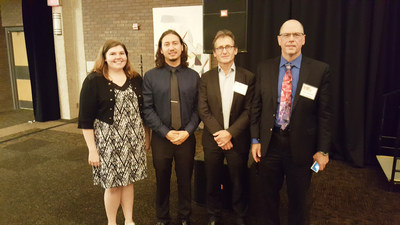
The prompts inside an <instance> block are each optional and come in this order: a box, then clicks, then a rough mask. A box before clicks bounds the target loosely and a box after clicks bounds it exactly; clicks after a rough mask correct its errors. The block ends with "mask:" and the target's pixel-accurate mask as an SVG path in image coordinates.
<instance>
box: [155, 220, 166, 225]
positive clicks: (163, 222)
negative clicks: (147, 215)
mask: <svg viewBox="0 0 400 225" xmlns="http://www.w3.org/2000/svg"><path fill="white" fill-rule="evenodd" d="M156 225H169V222H167V221H158V222H157V223H156Z"/></svg>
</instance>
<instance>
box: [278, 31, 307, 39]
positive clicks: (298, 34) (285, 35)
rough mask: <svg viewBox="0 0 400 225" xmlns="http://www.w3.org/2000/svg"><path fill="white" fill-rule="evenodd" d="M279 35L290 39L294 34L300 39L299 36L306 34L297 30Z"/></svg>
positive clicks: (294, 36) (295, 37)
mask: <svg viewBox="0 0 400 225" xmlns="http://www.w3.org/2000/svg"><path fill="white" fill-rule="evenodd" d="M279 36H281V37H282V38H283V39H289V38H290V37H291V36H293V38H294V39H299V38H301V37H303V36H304V34H303V33H299V32H296V33H282V34H280V35H279Z"/></svg>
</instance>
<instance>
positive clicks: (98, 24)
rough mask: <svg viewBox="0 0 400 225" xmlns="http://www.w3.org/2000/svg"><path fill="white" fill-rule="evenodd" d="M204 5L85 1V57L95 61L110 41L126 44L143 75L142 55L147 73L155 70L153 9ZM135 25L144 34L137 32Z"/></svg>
mask: <svg viewBox="0 0 400 225" xmlns="http://www.w3.org/2000/svg"><path fill="white" fill-rule="evenodd" d="M191 5H202V0H146V1H143V0H120V1H110V0H82V15H83V30H84V41H85V56H86V60H87V61H94V60H95V58H96V55H97V53H98V50H99V48H100V47H101V46H102V45H103V44H104V41H105V40H106V39H110V38H112V39H117V40H119V41H121V42H123V43H124V44H125V45H126V47H127V48H128V51H129V56H130V60H131V63H132V64H133V66H134V68H135V70H136V71H138V72H139V73H140V68H139V63H140V55H142V57H143V71H144V72H146V71H147V70H149V69H151V68H153V67H154V66H155V65H154V53H153V51H154V50H153V43H154V41H153V11H152V9H153V8H158V7H173V6H191ZM132 23H139V24H140V30H139V31H133V30H132Z"/></svg>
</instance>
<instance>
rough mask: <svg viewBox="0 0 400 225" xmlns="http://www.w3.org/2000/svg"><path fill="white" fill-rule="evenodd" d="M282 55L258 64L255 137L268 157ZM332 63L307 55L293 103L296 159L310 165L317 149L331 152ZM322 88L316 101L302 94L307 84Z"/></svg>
mask: <svg viewBox="0 0 400 225" xmlns="http://www.w3.org/2000/svg"><path fill="white" fill-rule="evenodd" d="M279 62H280V57H278V58H274V59H270V60H267V61H265V62H263V63H261V64H260V65H259V66H258V69H257V73H256V77H257V78H256V80H257V81H256V87H255V94H254V98H253V103H252V111H251V137H252V138H257V139H259V140H260V142H261V153H262V156H265V155H266V153H267V150H268V147H269V144H270V140H271V134H272V129H273V127H274V124H275V119H276V112H277V101H278V76H279ZM329 79H330V78H329V66H328V65H327V64H325V63H323V62H320V61H317V60H313V59H310V58H307V57H304V56H303V59H302V62H301V68H300V75H299V82H298V84H297V90H296V93H295V97H294V101H293V104H292V114H291V118H290V124H289V127H288V129H289V138H290V146H291V152H292V157H293V161H294V162H295V163H296V164H299V165H300V164H302V165H306V164H310V165H311V163H312V161H313V159H312V156H313V155H314V154H315V153H316V152H317V151H323V152H329V149H330V144H331V118H332V114H331V108H330V104H331V103H330V95H331V92H330V81H329ZM304 83H306V84H309V85H312V86H314V87H316V88H318V91H317V94H316V96H315V99H314V100H311V99H308V98H306V97H303V96H300V92H301V89H302V86H303V84H304Z"/></svg>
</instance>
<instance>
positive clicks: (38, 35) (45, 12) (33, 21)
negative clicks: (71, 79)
mask: <svg viewBox="0 0 400 225" xmlns="http://www.w3.org/2000/svg"><path fill="white" fill-rule="evenodd" d="M22 19H23V23H24V33H25V43H26V53H27V56H28V64H29V73H30V79H31V86H32V100H33V110H34V115H35V120H36V121H39V122H44V121H49V120H57V119H60V104H59V100H58V84H57V70H56V60H55V55H54V52H55V51H54V38H53V22H52V12H51V7H49V6H47V2H46V1H42V0H40V1H38V0H23V1H22Z"/></svg>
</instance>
